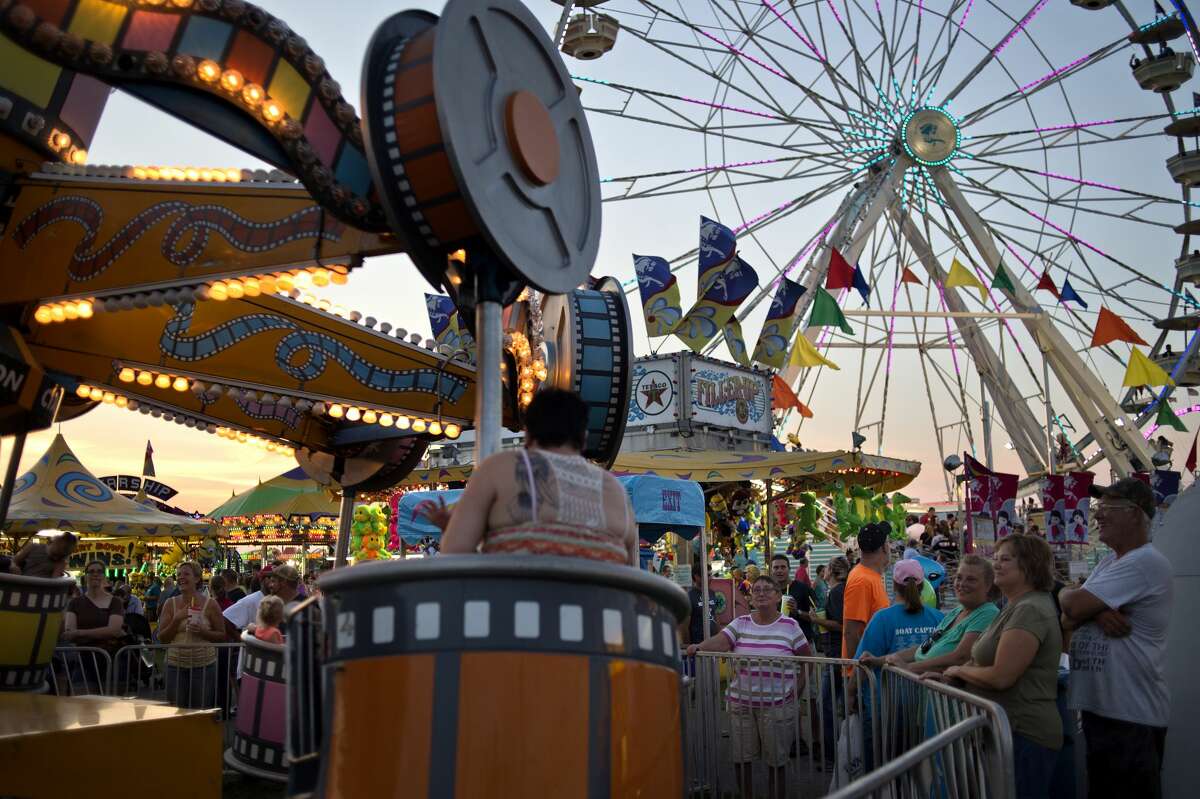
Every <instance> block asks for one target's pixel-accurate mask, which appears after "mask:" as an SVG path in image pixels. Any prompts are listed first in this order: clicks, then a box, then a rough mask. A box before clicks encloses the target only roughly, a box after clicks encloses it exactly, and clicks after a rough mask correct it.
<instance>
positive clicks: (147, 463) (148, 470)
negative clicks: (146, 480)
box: [142, 439, 155, 477]
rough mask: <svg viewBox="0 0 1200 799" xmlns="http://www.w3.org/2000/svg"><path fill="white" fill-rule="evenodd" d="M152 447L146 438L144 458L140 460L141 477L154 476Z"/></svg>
mask: <svg viewBox="0 0 1200 799" xmlns="http://www.w3.org/2000/svg"><path fill="white" fill-rule="evenodd" d="M154 476H155V474H154V447H152V446H150V440H149V439H146V459H145V460H144V461H142V477H154Z"/></svg>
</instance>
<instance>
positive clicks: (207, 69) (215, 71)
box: [196, 61, 221, 83]
mask: <svg viewBox="0 0 1200 799" xmlns="http://www.w3.org/2000/svg"><path fill="white" fill-rule="evenodd" d="M196 75H197V76H198V77H199V78H200V80H202V81H204V82H205V83H212V82H213V81H215V80H216V79H217V78H219V77H221V68H220V67H219V66H217V63H216V62H215V61H201V62H200V66H198V67H196Z"/></svg>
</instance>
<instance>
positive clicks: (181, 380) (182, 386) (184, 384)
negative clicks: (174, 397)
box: [171, 377, 188, 391]
mask: <svg viewBox="0 0 1200 799" xmlns="http://www.w3.org/2000/svg"><path fill="white" fill-rule="evenodd" d="M171 388H173V389H175V390H176V391H187V390H188V379H187V378H186V377H177V378H175V382H173V383H172V384H171Z"/></svg>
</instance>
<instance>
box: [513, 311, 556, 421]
mask: <svg viewBox="0 0 1200 799" xmlns="http://www.w3.org/2000/svg"><path fill="white" fill-rule="evenodd" d="M505 347H506V348H507V349H508V351H509V352H511V353H512V354H513V357H514V358H515V359H516V361H517V401H518V402H519V403H520V406H521V409H522V410H524V409H525V408H527V407H529V403H531V402H533V394H534V392H535V391H537V388H538V386H540V385H541V384H542V382H544V381H545V379H546V378H547V376H548V375H549V370H547V369H546V362H545V361H544V360H542V358H541V357H540V356H541V348H540V347H539V348H538V356H539V357H536V358H535V357H534V353H533V348H532V347H531V346H530V344H529V339H528V337H526V335H525V334H524V333H522V332H521V331H519V330H514V331H512V332H511V333H509V334H508V335H507V336H506V337H505Z"/></svg>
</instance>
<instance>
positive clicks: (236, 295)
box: [225, 280, 246, 300]
mask: <svg viewBox="0 0 1200 799" xmlns="http://www.w3.org/2000/svg"><path fill="white" fill-rule="evenodd" d="M225 291H226V293H227V294H229V299H231V300H240V299H241V298H242V297H244V296H245V294H246V290H245V289H243V288H242V282H241V281H240V280H230V281H229V282H227V283H226V284H225Z"/></svg>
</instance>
